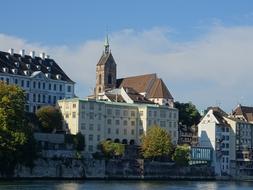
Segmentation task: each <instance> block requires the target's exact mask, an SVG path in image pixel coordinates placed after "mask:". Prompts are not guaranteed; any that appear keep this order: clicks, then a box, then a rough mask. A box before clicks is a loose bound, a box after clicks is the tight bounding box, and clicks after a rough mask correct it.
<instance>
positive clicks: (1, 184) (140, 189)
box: [0, 180, 253, 190]
mask: <svg viewBox="0 0 253 190" xmlns="http://www.w3.org/2000/svg"><path fill="white" fill-rule="evenodd" d="M5 189H6V190H14V189H15V190H16V189H18V190H181V189H182V190H185V189H186V190H218V189H219V190H237V189H240V190H252V189H253V182H230V181H113V180H112V181H103V180H101V181H97V180H94V181H93V180H90V181H85V180H84V181H63V180H59V181H52V180H48V181H47V180H23V181H0V190H5Z"/></svg>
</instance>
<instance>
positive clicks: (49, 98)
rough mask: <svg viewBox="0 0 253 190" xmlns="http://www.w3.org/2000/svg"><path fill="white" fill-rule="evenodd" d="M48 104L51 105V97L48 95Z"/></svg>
mask: <svg viewBox="0 0 253 190" xmlns="http://www.w3.org/2000/svg"><path fill="white" fill-rule="evenodd" d="M48 103H49V104H51V95H48Z"/></svg>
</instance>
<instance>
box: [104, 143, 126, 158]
mask: <svg viewBox="0 0 253 190" xmlns="http://www.w3.org/2000/svg"><path fill="white" fill-rule="evenodd" d="M100 148H101V151H102V152H103V154H104V155H105V157H107V158H112V157H119V156H122V155H123V154H124V152H125V146H124V145H123V144H121V143H114V142H112V141H111V140H106V141H102V142H101V144H100Z"/></svg>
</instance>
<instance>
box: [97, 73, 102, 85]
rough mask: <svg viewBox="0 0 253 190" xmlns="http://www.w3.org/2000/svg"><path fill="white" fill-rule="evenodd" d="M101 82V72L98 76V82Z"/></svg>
mask: <svg viewBox="0 0 253 190" xmlns="http://www.w3.org/2000/svg"><path fill="white" fill-rule="evenodd" d="M101 83H102V76H101V74H100V75H99V76H98V84H101Z"/></svg>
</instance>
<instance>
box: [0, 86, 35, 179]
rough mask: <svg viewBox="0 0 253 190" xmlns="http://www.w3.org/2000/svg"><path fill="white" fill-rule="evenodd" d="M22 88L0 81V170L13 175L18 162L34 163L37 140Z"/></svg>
mask: <svg viewBox="0 0 253 190" xmlns="http://www.w3.org/2000/svg"><path fill="white" fill-rule="evenodd" d="M24 105H25V95H24V92H23V90H22V89H21V88H19V87H17V86H14V85H7V84H6V83H3V82H0V160H1V161H0V172H1V173H2V174H5V175H11V174H12V172H13V170H14V168H15V166H16V165H17V164H25V165H32V164H33V159H34V158H35V157H36V148H35V141H34V138H33V135H32V132H31V129H30V128H29V127H27V125H26V124H27V123H26V121H25V117H24Z"/></svg>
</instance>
